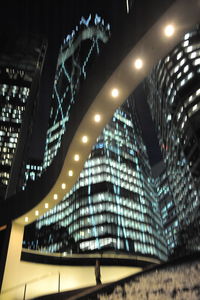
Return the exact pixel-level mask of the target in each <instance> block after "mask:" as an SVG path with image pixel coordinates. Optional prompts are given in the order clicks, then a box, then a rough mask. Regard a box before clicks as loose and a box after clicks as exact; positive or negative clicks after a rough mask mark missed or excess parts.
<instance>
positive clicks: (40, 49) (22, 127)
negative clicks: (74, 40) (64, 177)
mask: <svg viewBox="0 0 200 300" xmlns="http://www.w3.org/2000/svg"><path fill="white" fill-rule="evenodd" d="M46 47H47V44H46V42H45V41H44V40H42V39H39V38H37V37H34V36H31V37H22V36H1V48H0V75H1V76H0V195H1V196H2V197H9V196H10V195H11V194H13V193H15V191H16V189H18V188H19V187H20V184H21V180H22V176H23V171H22V170H24V165H23V163H24V161H25V160H26V158H25V156H26V155H27V151H28V147H29V146H30V145H29V143H30V134H31V128H32V121H33V118H34V116H35V107H36V106H37V100H38V89H39V79H40V73H41V69H42V65H43V60H44V56H45V51H46Z"/></svg>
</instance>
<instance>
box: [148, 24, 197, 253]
mask: <svg viewBox="0 0 200 300" xmlns="http://www.w3.org/2000/svg"><path fill="white" fill-rule="evenodd" d="M199 79H200V29H199V25H197V26H196V27H195V28H194V29H193V30H192V31H191V32H189V33H187V34H185V36H184V38H183V40H182V41H181V42H180V43H179V44H178V45H177V46H176V47H175V48H174V49H173V51H171V52H170V53H169V55H168V56H167V57H166V58H164V59H162V60H161V61H160V62H159V64H158V65H157V66H156V67H155V68H154V69H153V71H152V73H151V75H150V77H149V78H148V84H147V86H148V102H149V106H150V110H151V114H152V117H153V120H154V122H155V124H156V128H157V132H158V137H159V143H160V147H161V150H162V153H163V157H164V160H165V164H166V173H167V176H168V179H169V186H170V190H171V192H172V196H173V199H174V203H175V207H176V211H177V218H178V222H179V224H180V228H181V229H180V230H181V231H184V232H186V231H187V230H189V231H190V235H192V230H190V229H189V228H190V227H191V226H194V227H195V226H196V228H199V204H200V202H199V187H200V185H199V179H200V177H199V175H200V118H199V117H200V110H199V109H200V80H199ZM194 224H196V225H194ZM189 231H188V232H189ZM193 234H194V230H193ZM195 234H196V233H195ZM192 240H195V241H196V239H193V238H192V236H191V239H190V238H188V237H186V235H185V238H184V243H185V244H187V245H186V247H187V248H188V249H189V248H191V249H194V250H195V249H198V247H199V246H198V245H197V243H196V242H195V243H193V242H192ZM182 242H183V241H182Z"/></svg>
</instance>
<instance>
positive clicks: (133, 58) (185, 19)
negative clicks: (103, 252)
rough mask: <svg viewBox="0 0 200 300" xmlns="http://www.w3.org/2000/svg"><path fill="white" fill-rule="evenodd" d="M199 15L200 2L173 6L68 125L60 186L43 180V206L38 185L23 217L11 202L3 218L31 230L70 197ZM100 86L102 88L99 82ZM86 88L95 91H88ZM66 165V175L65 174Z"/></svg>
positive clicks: (182, 1) (184, 1)
mask: <svg viewBox="0 0 200 300" xmlns="http://www.w3.org/2000/svg"><path fill="white" fill-rule="evenodd" d="M199 15H200V4H199V1H198V0H191V1H188V0H178V1H176V2H175V3H174V4H172V5H171V7H170V8H169V9H168V10H167V11H166V12H165V13H164V14H163V15H162V16H161V17H160V19H159V20H158V21H157V22H156V23H155V24H154V25H153V26H152V27H151V28H150V29H149V30H148V32H146V33H145V34H144V35H143V37H142V38H141V39H140V40H139V39H138V42H137V43H135V44H134V46H133V48H132V49H131V50H130V49H129V50H130V51H129V53H128V54H127V55H126V56H125V58H124V59H123V60H122V61H121V63H120V64H119V65H118V67H117V68H116V69H115V71H114V72H113V73H112V74H111V75H110V76H108V78H105V81H106V82H105V84H104V85H103V87H102V88H101V89H100V90H99V91H98V93H96V97H95V98H94V99H89V100H90V101H88V102H86V101H85V102H84V103H81V104H80V108H79V110H80V116H79V117H80V119H79V120H81V118H82V120H81V122H79V125H78V127H76V126H73V123H72V121H71V123H70V124H69V126H70V125H71V127H70V128H72V130H71V132H70V137H71V139H68V141H66V142H65V141H64V147H65V148H66V149H68V150H67V154H66V156H65V159H64V163H63V165H62V161H60V162H59V164H58V165H57V166H56V168H55V169H54V171H53V172H55V173H56V174H57V175H59V176H58V177H57V180H56V182H55V183H54V180H53V178H54V177H55V176H52V179H51V176H50V177H49V180H50V186H51V189H50V191H48V189H47V188H45V186H44V187H43V188H42V180H43V179H41V180H40V181H41V184H40V186H41V190H40V191H39V192H40V197H41V196H42V195H43V199H42V201H40V202H39V204H37V202H38V194H37V193H38V191H37V190H35V189H34V187H35V188H36V189H37V188H38V187H39V185H36V184H37V182H35V183H33V186H32V190H31V191H32V192H33V194H31V191H30V190H29V194H28V192H27V194H26V198H27V202H25V203H27V205H24V206H23V209H21V211H20V212H18V213H16V209H17V207H16V205H14V206H12V202H11V201H10V204H9V206H8V205H5V207H4V212H6V210H7V212H8V211H9V210H11V211H12V218H13V216H14V218H16V219H15V222H17V223H19V224H28V223H31V222H33V221H34V220H35V219H36V218H38V216H40V215H42V214H44V213H45V212H46V211H47V210H48V209H49V208H52V207H53V206H54V205H56V204H57V203H58V202H59V201H61V200H62V198H63V196H64V195H65V194H66V193H67V192H69V191H70V189H71V188H72V186H73V185H74V183H75V182H76V180H77V178H78V176H79V174H80V172H81V170H82V169H83V166H84V162H85V160H86V159H87V157H88V155H89V154H90V151H91V148H92V145H93V144H94V143H95V141H96V139H97V137H98V136H99V135H100V133H101V131H102V129H103V128H104V127H105V125H106V124H107V123H108V121H109V120H110V118H111V117H112V115H113V113H114V111H115V110H116V109H117V108H118V107H119V106H120V105H121V104H122V103H123V102H124V101H125V100H126V99H127V97H128V96H129V95H130V94H131V93H132V92H133V90H134V89H135V88H136V87H137V85H138V84H139V83H140V82H141V81H142V80H143V79H144V78H145V76H147V75H148V73H149V72H150V70H151V69H152V67H153V66H154V65H155V64H156V63H157V62H158V60H159V59H161V58H163V57H164V56H165V55H167V53H168V52H169V51H170V50H171V49H172V48H173V47H174V46H175V45H176V44H177V43H178V42H179V40H180V39H181V37H182V36H183V34H184V33H185V32H187V31H189V30H190V29H191V27H192V26H194V25H195V24H196V23H197V22H199ZM169 24H171V25H173V26H174V27H173V28H174V33H173V32H172V33H173V34H170V33H169V32H170V31H169V32H168V36H167V35H166V33H165V32H164V31H165V29H166V26H167V25H169ZM168 29H169V28H168ZM130 32H131V30H130ZM115 45H116V44H115ZM105 51H106V50H105ZM122 52H123V51H122ZM104 54H106V53H104ZM111 54H112V53H111ZM107 59H108V58H107ZM137 59H140V60H137ZM103 67H104V66H103ZM93 71H94V70H93ZM106 79H107V80H106ZM96 84H97V86H98V82H97V83H96ZM85 88H86V89H87V88H91V87H90V86H89V85H88V86H87V85H86V87H85ZM92 88H93V87H92ZM94 89H95V88H94ZM96 90H97V89H96ZM75 113H76V112H75V111H74V112H72V114H73V117H72V118H71V119H72V120H73V121H74V120H76V115H75ZM95 115H98V116H99V117H98V122H96V121H95ZM68 134H69V133H68ZM83 137H85V140H83ZM86 137H87V138H86ZM75 155H79V160H77V159H76V158H77V157H78V156H75ZM61 165H62V169H61V172H60V168H61ZM49 169H50V170H48V173H49V174H51V171H52V170H53V169H51V168H49ZM20 195H21V196H22V197H24V196H23V193H21V194H20V193H19V194H18V197H20ZM24 195H25V193H24ZM29 196H30V197H35V199H36V200H35V202H32V203H31V205H30V203H29V202H28V197H29ZM40 197H39V198H40ZM40 199H41V198H40ZM28 210H29V211H28ZM26 211H28V212H26ZM18 215H21V217H19V218H17V216H18ZM6 222H7V219H6V217H5V218H2V220H1V223H2V224H3V223H6Z"/></svg>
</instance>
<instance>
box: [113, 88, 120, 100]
mask: <svg viewBox="0 0 200 300" xmlns="http://www.w3.org/2000/svg"><path fill="white" fill-rule="evenodd" d="M111 95H112V97H113V98H117V97H118V96H119V90H118V89H116V88H115V89H112V91H111Z"/></svg>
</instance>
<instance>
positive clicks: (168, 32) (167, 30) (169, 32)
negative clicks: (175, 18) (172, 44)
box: [164, 24, 175, 37]
mask: <svg viewBox="0 0 200 300" xmlns="http://www.w3.org/2000/svg"><path fill="white" fill-rule="evenodd" d="M174 31H175V28H174V26H173V25H171V24H169V25H167V26H166V27H165V30H164V32H165V35H166V36H167V37H171V36H172V35H173V34H174Z"/></svg>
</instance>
